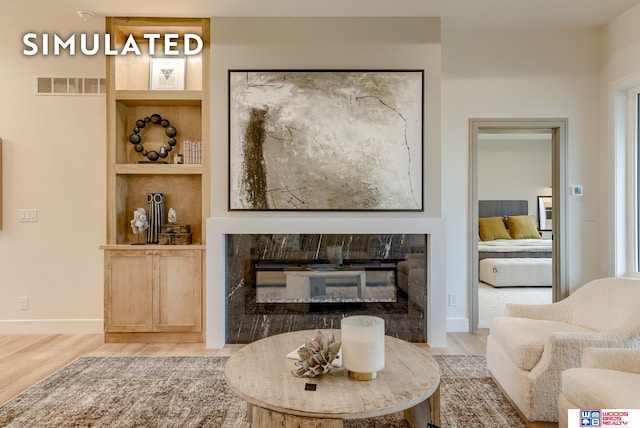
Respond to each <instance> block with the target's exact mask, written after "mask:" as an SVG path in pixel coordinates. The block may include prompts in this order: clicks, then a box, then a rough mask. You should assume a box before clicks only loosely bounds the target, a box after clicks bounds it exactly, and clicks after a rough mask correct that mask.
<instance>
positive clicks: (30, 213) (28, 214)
mask: <svg viewBox="0 0 640 428" xmlns="http://www.w3.org/2000/svg"><path fill="white" fill-rule="evenodd" d="M18 216H19V217H20V221H38V210H36V209H33V208H29V209H25V208H22V209H20V210H18Z"/></svg>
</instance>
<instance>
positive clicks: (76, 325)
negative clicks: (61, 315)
mask: <svg viewBox="0 0 640 428" xmlns="http://www.w3.org/2000/svg"><path fill="white" fill-rule="evenodd" d="M102 333H104V320H102V319H41V320H0V334H102Z"/></svg>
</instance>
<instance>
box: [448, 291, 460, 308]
mask: <svg viewBox="0 0 640 428" xmlns="http://www.w3.org/2000/svg"><path fill="white" fill-rule="evenodd" d="M457 304H458V297H457V296H456V295H455V294H453V293H451V294H449V306H455V305H457Z"/></svg>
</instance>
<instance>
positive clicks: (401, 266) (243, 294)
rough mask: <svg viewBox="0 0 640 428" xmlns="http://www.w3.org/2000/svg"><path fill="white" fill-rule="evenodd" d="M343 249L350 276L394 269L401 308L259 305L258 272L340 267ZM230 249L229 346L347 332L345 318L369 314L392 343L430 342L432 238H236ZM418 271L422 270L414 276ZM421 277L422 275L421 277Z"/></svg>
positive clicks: (228, 242)
mask: <svg viewBox="0 0 640 428" xmlns="http://www.w3.org/2000/svg"><path fill="white" fill-rule="evenodd" d="M335 246H338V247H340V248H341V250H342V259H343V260H342V262H343V266H344V268H346V269H350V268H352V267H351V266H354V268H353V269H364V270H365V271H366V270H367V269H368V268H369V269H375V267H376V266H379V265H380V266H385V267H387V268H389V270H390V272H393V275H390V283H392V284H394V285H395V286H396V290H395V291H396V293H395V299H394V301H357V302H354V301H345V302H341V301H336V302H321V303H308V302H307V303H295V302H287V303H283V302H275V303H263V302H257V301H256V278H257V275H256V266H258V267H260V266H264V264H275V265H282V266H287V267H289V268H290V267H291V266H295V267H294V269H296V268H297V269H300V270H305V269H308V266H309V265H313V266H327V265H330V266H334V264H335V262H336V260H335V259H333V258H331V257H330V255H331V253H329V254H328V253H327V248H328V247H335ZM225 247H226V248H225V251H226V257H225V258H226V266H225V271H226V275H225V276H226V281H225V282H226V293H225V295H226V296H227V297H226V298H227V301H226V305H225V306H226V332H225V336H226V337H225V342H226V343H230V344H232V343H249V342H252V341H255V340H258V339H261V338H264V337H267V336H271V335H275V334H280V333H284V332H289V331H297V330H312V329H316V328H318V329H320V328H340V320H341V319H342V318H343V317H345V316H350V315H364V314H366V315H375V316H379V317H381V318H383V319H384V320H385V330H386V334H387V335H390V336H394V337H398V338H400V339H403V340H408V341H411V342H426V341H427V340H426V337H427V333H426V331H427V316H426V313H425V309H424V308H427V304H426V303H427V302H426V295H427V293H426V291H425V290H426V281H425V280H424V277H425V274H424V272H425V266H426V248H427V247H426V237H425V235H422V234H228V235H226V239H225ZM330 258H331V259H330ZM356 266H357V268H356ZM390 266H391V267H390ZM411 269H417V270H414V271H413V273H411V274H409V275H407V274H406V273H407V272H409V271H411ZM420 269H422V271H421V274H416V272H420ZM398 270H401V271H402V272H398ZM409 282H411V284H409ZM420 282H421V284H420ZM416 284H418V285H416ZM420 287H422V288H420Z"/></svg>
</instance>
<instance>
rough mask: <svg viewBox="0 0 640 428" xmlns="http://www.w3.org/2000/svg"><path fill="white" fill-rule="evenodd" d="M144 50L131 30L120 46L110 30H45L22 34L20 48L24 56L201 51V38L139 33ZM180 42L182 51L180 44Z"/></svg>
mask: <svg viewBox="0 0 640 428" xmlns="http://www.w3.org/2000/svg"><path fill="white" fill-rule="evenodd" d="M142 38H143V39H145V41H146V43H144V46H145V47H146V49H147V50H146V51H145V52H143V51H142V50H141V49H140V47H139V46H138V43H137V42H136V38H135V37H134V35H133V34H129V36H128V37H127V39H126V41H125V42H124V43H123V45H122V46H117V47H114V46H112V44H111V34H98V33H95V34H91V35H89V34H84V33H81V34H71V35H70V36H66V37H64V36H59V35H58V34H55V33H54V34H48V33H42V34H38V33H26V34H25V35H24V36H23V37H22V42H23V43H24V49H23V50H22V53H23V54H24V55H27V56H34V55H43V56H48V55H53V56H57V55H60V54H61V53H63V52H67V53H68V54H69V55H71V56H74V55H77V54H81V55H87V56H93V55H99V54H104V55H138V56H140V55H156V54H160V53H162V54H164V55H165V56H171V55H185V56H191V55H197V54H199V53H200V51H202V46H203V43H202V38H201V37H200V36H199V35H198V34H190V33H185V34H184V35H180V34H158V33H151V34H143V35H142ZM156 43H159V44H161V47H162V49H161V51H162V52H156ZM181 46H182V51H180V47H181Z"/></svg>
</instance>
